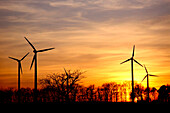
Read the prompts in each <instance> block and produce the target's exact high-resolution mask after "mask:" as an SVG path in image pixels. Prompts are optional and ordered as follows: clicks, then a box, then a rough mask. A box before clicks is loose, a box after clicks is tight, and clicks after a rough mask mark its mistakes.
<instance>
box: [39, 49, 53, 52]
mask: <svg viewBox="0 0 170 113" xmlns="http://www.w3.org/2000/svg"><path fill="white" fill-rule="evenodd" d="M52 49H55V48H48V49H42V50H38V51H37V52H44V51H48V50H52Z"/></svg>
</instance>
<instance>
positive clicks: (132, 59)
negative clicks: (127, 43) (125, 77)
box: [120, 45, 143, 102]
mask: <svg viewBox="0 0 170 113" xmlns="http://www.w3.org/2000/svg"><path fill="white" fill-rule="evenodd" d="M134 53H135V45H134V46H133V52H132V57H131V58H129V59H127V60H125V61H123V62H122V63H120V64H123V63H125V62H128V61H130V60H131V72H132V102H134V98H135V96H134V75H133V61H135V62H136V63H137V64H139V65H140V66H142V65H141V64H140V63H139V62H138V61H137V60H135V59H134ZM142 67H143V66H142Z"/></svg>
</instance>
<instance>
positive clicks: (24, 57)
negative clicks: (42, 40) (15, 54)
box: [21, 52, 29, 60]
mask: <svg viewBox="0 0 170 113" xmlns="http://www.w3.org/2000/svg"><path fill="white" fill-rule="evenodd" d="M28 54H29V52H28V53H27V54H26V55H25V56H24V57H23V58H22V59H21V60H24V58H25V57H26V56H27V55H28Z"/></svg>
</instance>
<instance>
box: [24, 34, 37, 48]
mask: <svg viewBox="0 0 170 113" xmlns="http://www.w3.org/2000/svg"><path fill="white" fill-rule="evenodd" d="M24 38H25V40H26V41H27V42H28V43H29V44H30V45H31V47H32V48H33V49H34V50H36V49H35V47H34V46H33V45H32V44H31V42H30V41H29V40H28V39H27V38H26V37H24Z"/></svg>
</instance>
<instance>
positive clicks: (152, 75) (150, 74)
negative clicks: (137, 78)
mask: <svg viewBox="0 0 170 113" xmlns="http://www.w3.org/2000/svg"><path fill="white" fill-rule="evenodd" d="M149 76H154V77H158V76H157V75H151V74H149Z"/></svg>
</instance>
